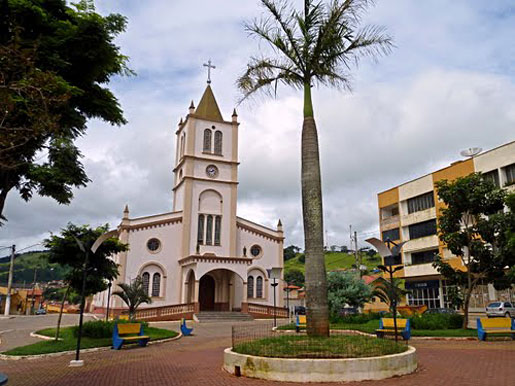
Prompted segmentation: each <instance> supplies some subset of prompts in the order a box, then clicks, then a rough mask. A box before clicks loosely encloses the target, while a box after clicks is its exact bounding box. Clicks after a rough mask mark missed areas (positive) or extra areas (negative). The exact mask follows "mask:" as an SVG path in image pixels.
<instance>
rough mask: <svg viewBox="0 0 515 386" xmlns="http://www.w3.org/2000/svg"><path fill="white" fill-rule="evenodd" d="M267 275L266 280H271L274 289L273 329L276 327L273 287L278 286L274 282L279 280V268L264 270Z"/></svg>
mask: <svg viewBox="0 0 515 386" xmlns="http://www.w3.org/2000/svg"><path fill="white" fill-rule="evenodd" d="M266 271H267V273H268V278H269V279H272V280H273V281H272V284H271V285H272V287H273V289H274V327H277V310H276V300H275V287H277V286H278V285H279V283H278V282H277V281H276V280H277V279H280V278H281V268H271V269H267V270H266Z"/></svg>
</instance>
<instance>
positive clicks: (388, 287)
mask: <svg viewBox="0 0 515 386" xmlns="http://www.w3.org/2000/svg"><path fill="white" fill-rule="evenodd" d="M408 293H409V291H407V290H406V289H404V281H403V280H402V279H399V278H396V277H394V278H393V281H392V282H390V280H387V279H385V278H383V277H378V278H377V279H375V280H374V281H373V282H372V296H371V297H377V298H378V299H379V300H381V301H382V302H383V303H386V304H388V307H389V308H390V311H391V312H393V304H394V301H395V302H396V304H399V303H400V301H401V299H402V298H403V297H404V296H406V294H408Z"/></svg>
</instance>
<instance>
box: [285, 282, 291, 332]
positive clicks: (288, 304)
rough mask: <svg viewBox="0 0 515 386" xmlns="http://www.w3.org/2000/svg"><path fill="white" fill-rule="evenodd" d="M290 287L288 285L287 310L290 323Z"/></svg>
mask: <svg viewBox="0 0 515 386" xmlns="http://www.w3.org/2000/svg"><path fill="white" fill-rule="evenodd" d="M290 291H291V289H290V285H289V284H288V283H286V308H287V309H288V323H289V322H290V314H291V312H290Z"/></svg>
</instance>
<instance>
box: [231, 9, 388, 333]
mask: <svg viewBox="0 0 515 386" xmlns="http://www.w3.org/2000/svg"><path fill="white" fill-rule="evenodd" d="M261 4H262V6H263V8H264V14H263V16H262V17H260V18H258V19H256V20H254V21H253V22H251V23H248V24H247V25H246V30H247V32H248V33H249V34H250V35H251V36H253V37H256V38H258V39H259V40H261V41H263V42H265V43H266V44H267V45H268V46H269V47H270V48H271V52H270V55H263V54H261V55H258V56H254V57H252V58H251V59H250V61H249V63H248V64H247V68H246V70H245V71H244V73H243V74H242V75H241V76H240V77H239V79H238V81H237V84H238V87H239V89H240V90H241V92H242V100H244V99H246V98H248V97H250V96H251V95H254V94H256V93H258V92H262V93H264V94H265V95H269V96H275V95H276V93H277V88H278V85H279V84H282V85H286V86H289V87H293V88H295V89H298V90H303V92H304V121H303V125H302V145H301V174H302V177H301V182H302V212H303V223H304V240H305V248H304V252H305V254H306V305H307V333H308V335H310V336H328V335H329V309H328V303H327V282H326V270H325V262H324V230H323V208H322V183H321V171H320V155H319V147H318V133H317V128H316V123H315V119H314V111H313V102H312V96H311V88H312V87H314V86H318V85H324V86H332V87H337V88H343V89H350V69H351V68H352V67H353V66H354V65H355V64H357V63H358V62H359V60H360V59H361V58H362V57H364V56H370V57H373V58H376V57H377V56H379V55H382V54H387V53H388V52H389V51H390V49H391V47H392V40H391V38H390V36H388V35H387V34H386V33H385V31H384V28H382V27H377V26H365V27H361V22H362V18H363V16H364V14H365V12H366V10H367V9H368V8H369V6H371V5H372V4H373V1H371V0H345V1H343V0H333V1H330V2H324V1H314V0H304V6H303V7H302V8H301V9H300V10H299V9H296V8H295V6H294V4H295V2H293V1H279V0H277V1H274V0H261Z"/></svg>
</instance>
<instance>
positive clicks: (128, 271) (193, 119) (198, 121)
mask: <svg viewBox="0 0 515 386" xmlns="http://www.w3.org/2000/svg"><path fill="white" fill-rule="evenodd" d="M237 118H238V117H237V115H236V112H235V111H234V113H233V115H232V119H231V121H226V120H224V119H223V117H222V114H221V112H220V109H219V107H218V104H217V102H216V100H215V97H214V95H213V91H212V89H211V86H210V85H209V84H208V86H207V88H206V90H205V92H204V94H203V96H202V98H201V100H200V102H199V104H198V107H197V108H195V107H194V105H193V102H192V104H191V105H190V108H189V113H188V114H187V116H186V118H185V119H184V120H183V119H182V118H181V121H180V123H179V127H178V129H177V131H176V133H175V134H176V141H175V142H176V153H175V167H174V169H173V173H174V183H173V189H172V190H173V206H172V211H171V212H169V213H163V214H157V215H152V216H146V217H140V218H130V216H129V209H128V207H126V208H125V210H124V213H123V218H122V221H121V223H120V225H119V227H118V231H119V238H120V240H121V241H122V242H124V243H127V244H129V250H128V251H127V252H123V253H119V254H118V255H116V256H114V259H115V261H116V262H117V263H118V264H119V273H120V274H119V277H118V278H117V280H116V282H115V283H113V290H114V289H116V287H117V286H116V285H117V284H118V283H129V282H131V280H134V278H136V277H137V276H140V277H141V278H142V279H143V283H144V287H145V290H146V291H148V294H149V295H150V296H151V298H152V303H151V304H148V305H146V304H144V305H142V306H140V311H139V315H138V316H139V317H140V318H142V319H149V320H167V319H170V320H171V319H178V318H180V317H191V316H193V314H194V313H199V312H202V311H241V312H243V313H250V314H252V315H254V316H260V315H261V316H266V315H271V314H272V311H271V309H272V307H271V306H272V305H273V301H274V287H273V286H272V284H273V283H274V280H272V279H270V278H269V277H270V272H271V275H272V277H276V278H277V280H275V283H278V285H277V287H276V288H275V291H276V299H277V303H276V304H277V307H282V306H283V302H284V300H283V296H282V295H283V284H284V282H283V281H282V280H281V279H282V276H283V240H284V234H283V229H282V225H281V222H280V221H279V222H278V224H277V227H276V229H271V228H268V227H265V226H262V225H259V224H256V223H254V222H252V221H249V220H246V219H243V218H241V217H238V216H237V213H236V209H237V198H238V165H239V162H238V131H239V123H238V120H237ZM270 270H271V271H270ZM108 296H109V295H108V291H104V292H102V293H99V294H97V295H95V297H94V299H93V307H94V309H95V310H96V311H97V312H104V311H105V309H106V307H107V300H108V299H107V298H108ZM110 306H111V309H112V310H114V311H115V312H117V313H119V312H121V311H122V310H123V308H124V304H123V302H121V300H120V299H119V298H118V297H113V296H111V298H110ZM276 312H277V309H276Z"/></svg>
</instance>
